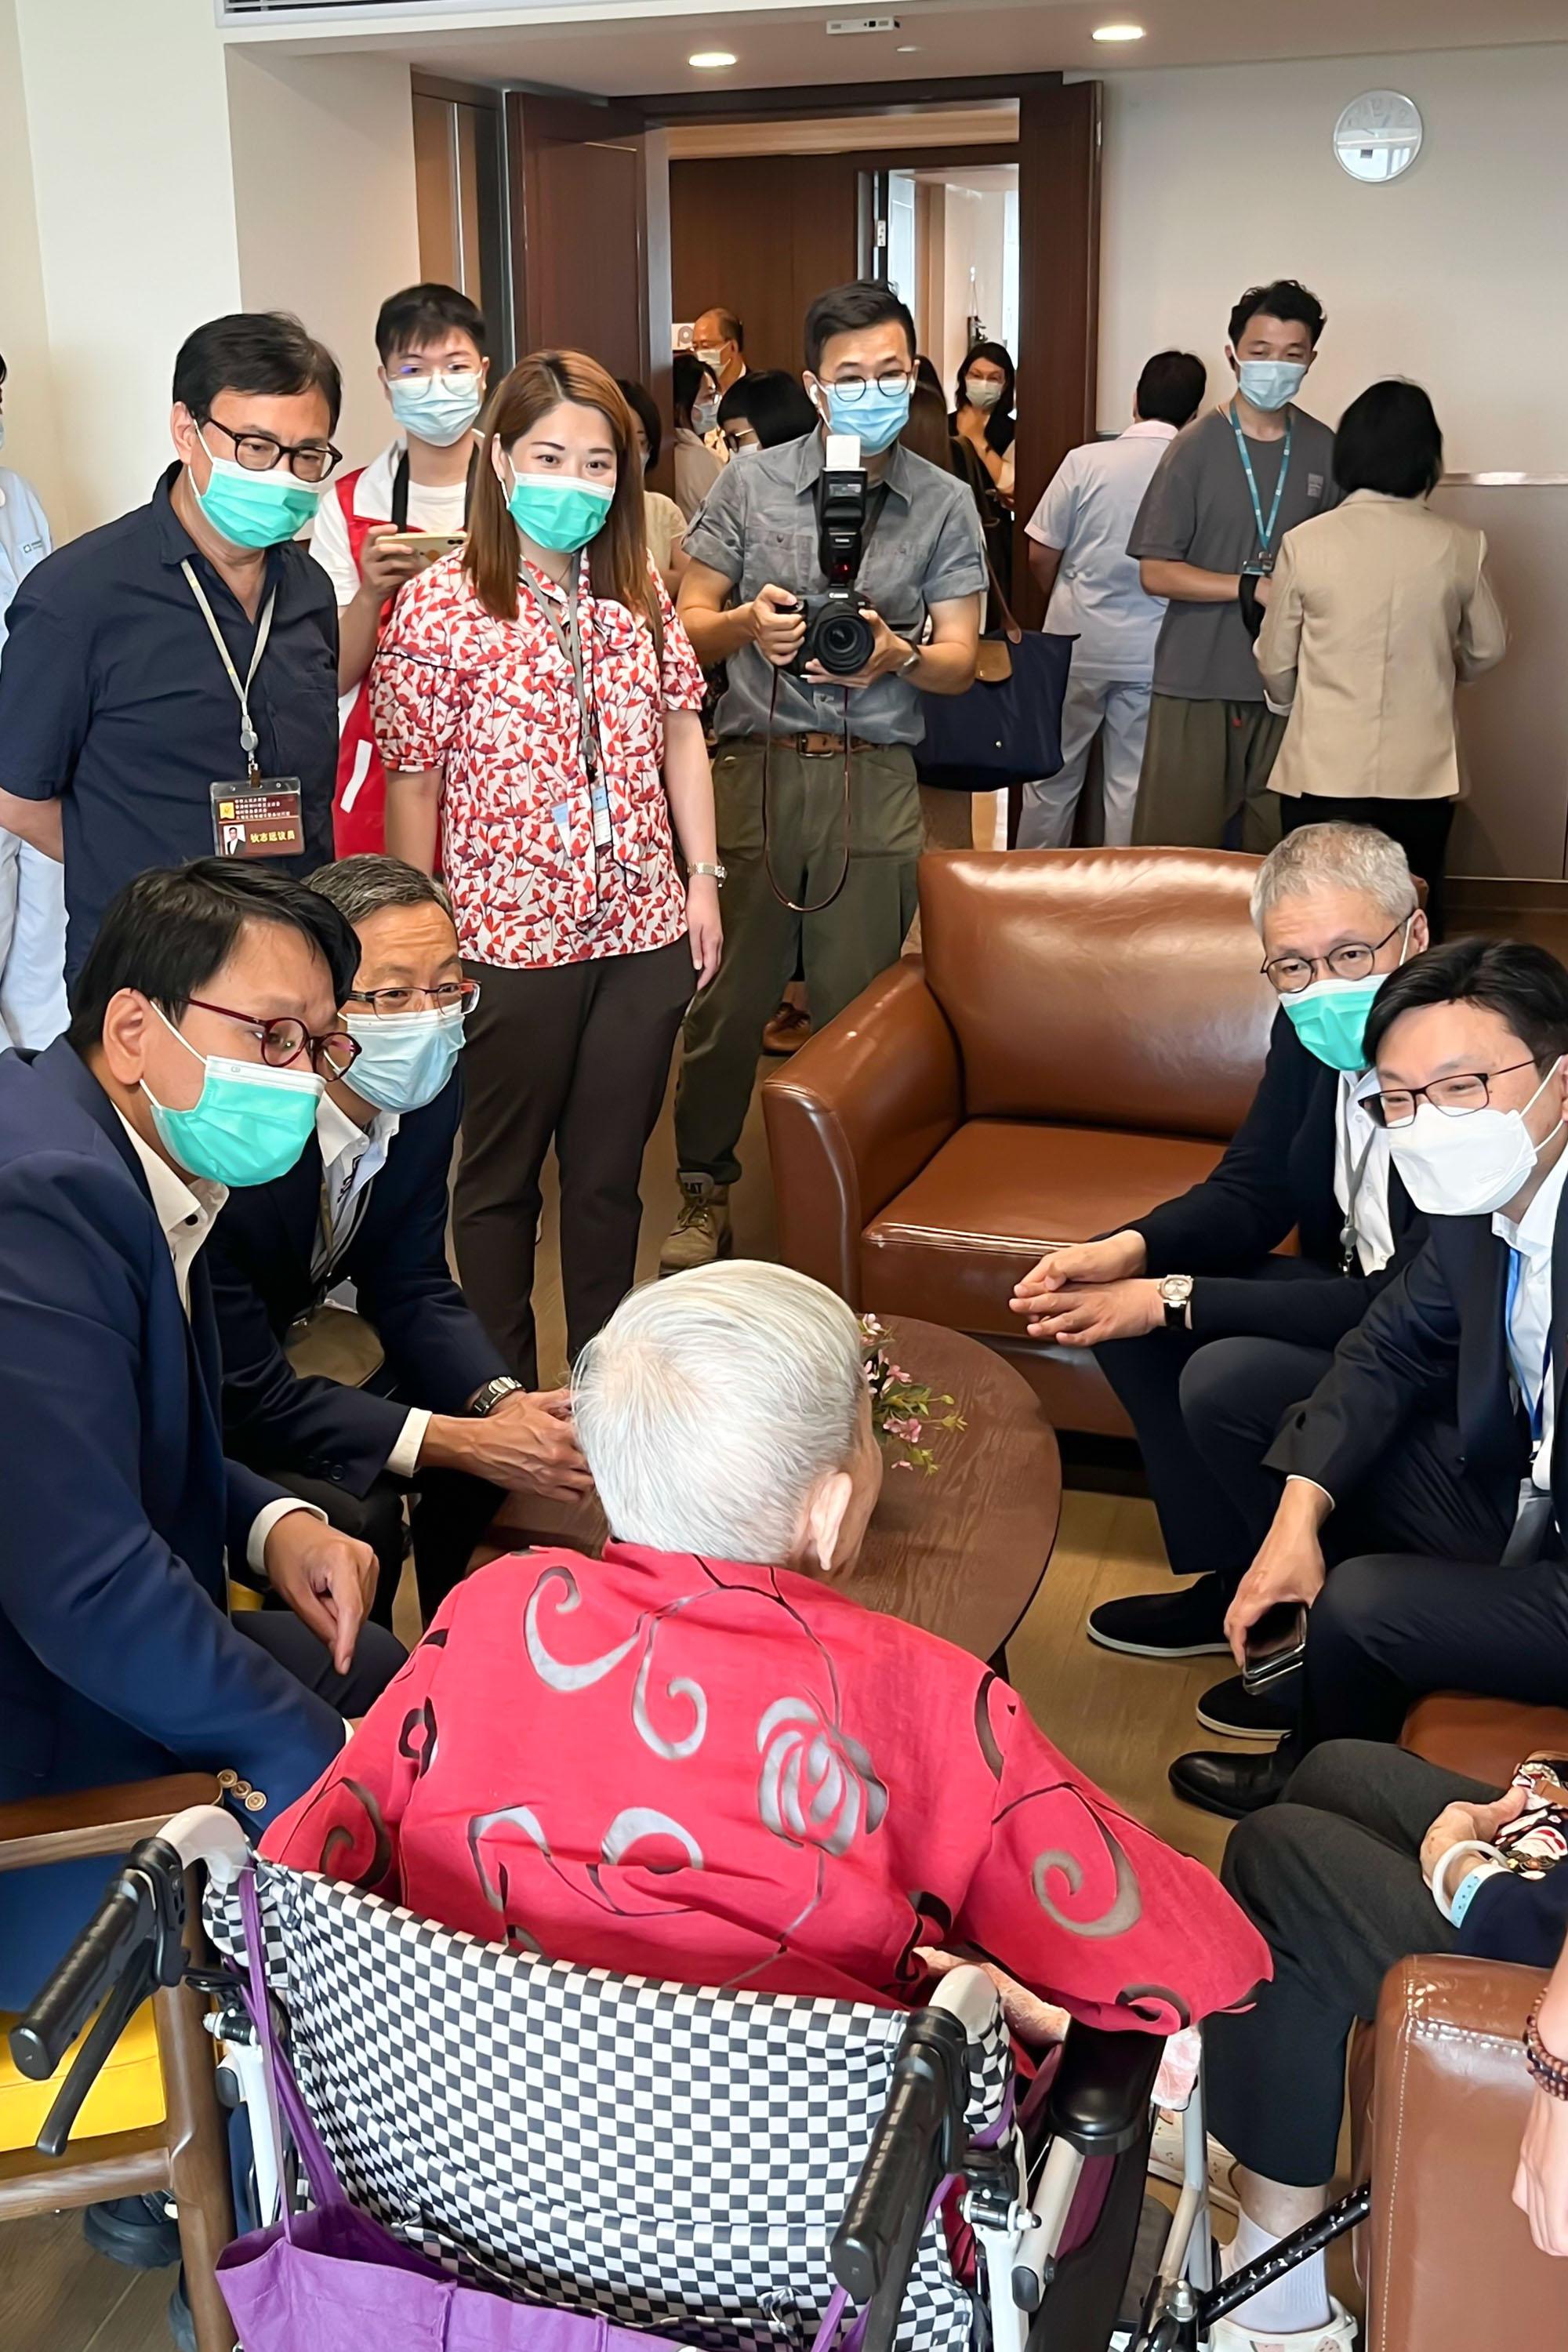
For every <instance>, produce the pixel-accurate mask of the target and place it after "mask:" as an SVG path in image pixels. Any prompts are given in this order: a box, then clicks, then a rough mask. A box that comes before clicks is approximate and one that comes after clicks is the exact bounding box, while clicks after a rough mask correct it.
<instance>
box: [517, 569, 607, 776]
mask: <svg viewBox="0 0 1568 2352" xmlns="http://www.w3.org/2000/svg"><path fill="white" fill-rule="evenodd" d="M519 578H520V581H521V585H522V586H523V588H525V589H526V590H527V592H528V593H529V595H530V596H531V597H532V599H533V602H534V605H535V607H536V609H537V610H538V611H539V612H540V613H541V614H542V616H543V619H544V622H545V625H546V626H547V628H548V629H549V631H550V634H551V635H552V637H553V638H554V640H555V642H556V644H557V645H558V646H560V648H561V650H562V652H563V654H564V655H565V656H566V659H567V660H568V662H569V663H570V664H571V666H572V682H573V684H574V687H575V688H576V693H577V721H578V727H579V730H580V736H579V740H580V744H581V748H582V753H583V765H584V769H585V770H586V771H587V776H588V786H589V790H590V791H592V790H593V789H594V787H595V785H596V784H597V782H598V779H599V764H600V762H599V727H598V720H597V719H596V717H595V710H594V696H593V681H592V679H591V678H590V677H588V676H586V675H585V672H584V656H583V632H582V625H581V618H580V609H579V605H578V602H577V583H576V582H575V581H574V582H573V583H572V585H571V587H570V588H568V589H567V591H566V620H565V623H564V625H563V623H562V619H561V615H560V614H559V613H558V612H557V611H556V610H555V608H554V605H553V604H552V603H551V601H550V599H549V598H548V597H547V596H542V595H541V594H540V592H539V590H538V589H537V588H536V587H535V586H534V584H533V583H532V581H531V579H530V578H529V576H528V574H527V572H521V573H520V574H519Z"/></svg>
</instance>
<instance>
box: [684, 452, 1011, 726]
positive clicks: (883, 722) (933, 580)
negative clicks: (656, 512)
mask: <svg viewBox="0 0 1568 2352" xmlns="http://www.w3.org/2000/svg"><path fill="white" fill-rule="evenodd" d="M822 458H823V445H822V436H821V434H820V433H810V434H807V435H806V436H805V439H804V440H801V441H786V442H784V444H783V445H782V446H780V447H779V448H776V449H760V450H758V451H757V452H756V454H755V455H754V456H746V457H737V458H734V459H732V460H731V463H730V464H729V465H728V466H726V467H725V468H724V470H723V472H722V473H721V475H720V477H719V478H718V480H717V481H716V482H715V483H714V485H713V487H712V488H711V489H710V491H709V493H708V496H707V497H706V498H705V499H704V500H703V501H702V504H701V506H700V508H699V509H698V512H697V516H696V519H695V520H694V521H693V522H692V524H691V526H690V528H689V530H688V531H687V534H686V552H687V554H688V556H689V557H690V558H691V559H692V560H693V561H694V562H698V563H706V564H707V565H709V566H710V569H711V570H712V571H714V572H722V573H723V575H724V577H725V578H726V579H727V580H731V581H733V582H734V583H735V601H736V602H737V603H739V604H746V603H749V601H750V600H751V598H752V597H753V596H754V595H755V594H756V593H757V591H758V589H759V588H763V587H766V586H767V585H768V584H769V583H770V582H771V583H773V585H774V586H775V587H778V588H788V589H791V590H793V592H794V593H795V594H796V595H805V596H820V595H822V594H823V593H825V592H826V587H827V582H826V577H825V575H824V573H823V571H822V567H821V565H820V563H819V562H818V561H817V523H816V496H815V493H816V483H817V480H818V478H820V476H821V473H822ZM882 481H883V483H884V485H885V491H884V495H883V498H882V500H881V504H880V508H879V511H878V513H877V519H876V523H875V527H874V528H873V529H872V530H870V532H869V533H868V537H867V540H866V546H865V554H864V557H863V560H862V562H861V565H860V572H859V576H858V580H857V582H856V586H857V587H858V590H859V593H860V594H861V595H862V596H864V597H865V598H866V600H867V602H868V604H872V605H874V606H875V608H876V610H877V611H878V612H879V614H881V616H882V618H883V620H884V621H886V622H887V624H888V626H889V628H890V629H894V630H896V631H897V632H898V634H899V635H900V636H901V637H907V638H908V639H909V640H910V644H911V645H914V644H918V643H919V640H920V636H921V631H922V629H923V628H924V627H925V622H926V614H927V613H928V611H929V610H930V608H931V605H932V604H945V603H949V602H951V601H952V599H953V598H954V597H958V596H976V595H978V594H979V593H980V592H981V590H982V589H983V588H984V585H985V548H984V540H983V539H982V537H981V532H980V516H979V511H978V509H976V507H975V504H974V499H973V494H972V492H971V491H970V489H969V487H968V485H967V483H964V482H961V481H960V480H958V478H956V476H954V475H952V474H944V473H942V471H941V470H940V468H939V467H935V466H931V465H928V464H927V463H926V460H925V459H924V458H923V457H915V456H914V455H913V453H912V452H911V451H910V450H908V449H904V448H901V447H898V446H895V448H894V450H893V453H892V456H891V457H889V461H888V465H887V467H886V470H885V471H884V473H883V475H882ZM727 668H728V672H729V685H728V688H727V689H726V691H725V693H724V695H723V696H722V698H721V701H720V704H719V709H718V715H717V719H716V721H715V726H716V730H717V732H718V733H719V734H721V735H765V734H767V733H768V732H769V728H770V721H769V698H770V695H771V694H772V691H773V682H774V680H775V678H776V679H777V684H778V691H777V696H776V699H775V700H774V701H773V717H772V722H771V724H772V731H773V733H774V734H776V735H793V734H802V733H812V732H816V731H825V732H830V733H833V734H837V733H839V732H840V731H841V730H842V729H843V726H844V690H843V688H841V687H837V686H814V685H813V684H812V683H811V682H810V681H809V680H808V679H806V678H803V677H793V676H792V675H790V673H789V672H787V671H784V670H774V669H773V666H772V665H771V663H769V662H766V661H764V660H763V656H762V655H761V654H760V653H759V652H758V650H757V648H756V646H742V648H741V650H740V651H739V653H734V654H731V656H730V658H729V662H728V664H727ZM849 726H850V731H851V732H852V733H853V734H856V735H863V736H864V737H865V738H866V740H867V741H868V742H870V743H918V742H919V741H920V740H921V737H922V735H923V734H924V732H925V721H924V719H923V718H922V716H921V701H920V696H919V694H918V693H917V692H916V690H915V688H913V687H912V686H911V685H910V683H909V681H908V679H907V678H901V677H879V678H878V679H877V681H876V683H875V685H873V686H864V687H857V688H855V689H854V690H853V692H852V693H851V695H850V697H849Z"/></svg>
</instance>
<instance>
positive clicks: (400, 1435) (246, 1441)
mask: <svg viewBox="0 0 1568 2352" xmlns="http://www.w3.org/2000/svg"><path fill="white" fill-rule="evenodd" d="M310 888H311V889H312V890H314V891H317V892H318V893H319V894H320V895H321V897H322V898H325V899H327V900H328V901H330V903H331V905H332V906H334V907H336V908H337V909H338V911H339V913H340V914H341V915H342V917H343V919H344V920H345V921H347V922H349V923H351V924H352V925H353V930H354V935H355V938H356V939H357V940H358V942H359V956H360V961H359V970H358V971H357V972H356V973H355V974H354V976H353V985H352V986H351V987H349V988H348V989H347V990H346V991H345V992H344V994H343V998H342V1004H341V1005H340V1007H339V1011H340V1014H341V1017H342V1023H343V1026H344V1028H345V1029H346V1030H347V1032H348V1034H350V1035H351V1036H353V1038H354V1040H355V1042H356V1043H357V1044H358V1046H359V1054H358V1055H357V1057H356V1059H355V1061H354V1063H353V1067H352V1069H350V1071H349V1072H348V1074H347V1076H345V1077H342V1078H332V1079H330V1080H329V1081H328V1085H327V1091H326V1093H325V1094H324V1095H323V1097H321V1103H320V1104H319V1105H318V1107H317V1111H316V1133H315V1145H316V1148H315V1149H313V1150H312V1149H311V1148H310V1147H309V1146H308V1147H307V1148H306V1150H305V1151H304V1153H303V1154H302V1155H301V1157H300V1160H297V1161H296V1163H295V1165H294V1166H293V1167H292V1168H290V1169H289V1171H288V1172H287V1173H286V1174H285V1175H282V1176H279V1177H275V1178H274V1180H273V1181H272V1182H271V1183H270V1184H258V1185H252V1186H251V1187H249V1188H248V1189H247V1191H245V1192H237V1193H234V1194H232V1195H231V1196H230V1198H229V1199H228V1201H227V1202H226V1203H225V1205H224V1210H223V1213H222V1215H221V1216H220V1217H219V1218H218V1220H217V1223H216V1227H215V1229H214V1232H213V1238H212V1243H211V1247H210V1255H211V1260H212V1273H213V1290H214V1295H215V1297H216V1306H217V1320H218V1335H219V1338H220V1339H221V1341H222V1344H223V1381H224V1386H223V1411H224V1436H225V1442H226V1445H227V1448H228V1451H229V1453H230V1454H231V1455H232V1456H233V1458H234V1459H235V1460H237V1461H240V1462H244V1463H247V1464H248V1465H249V1466H250V1467H251V1468H252V1469H253V1470H258V1471H260V1472H261V1473H262V1474H263V1475H265V1476H268V1477H272V1478H276V1479H277V1481H278V1482H279V1485H280V1486H286V1487H288V1489H289V1492H290V1493H292V1494H296V1495H302V1496H304V1497H305V1499H306V1501H307V1502H310V1503H315V1504H318V1505H319V1506H320V1507H321V1509H322V1510H323V1511H325V1513H326V1515H327V1517H328V1518H329V1519H331V1522H332V1525H333V1526H334V1527H338V1528H342V1529H343V1531H344V1533H345V1534H348V1535H353V1536H359V1537H361V1538H363V1540H364V1541H365V1542H367V1543H369V1544H372V1545H374V1549H375V1553H376V1557H377V1559H378V1560H379V1562H380V1565H381V1573H380V1577H379V1579H378V1581H377V1586H376V1614H377V1616H378V1618H379V1619H380V1622H382V1623H384V1624H388V1625H390V1624H391V1622H392V1611H393V1602H394V1601H395V1597H396V1593H397V1586H398V1580H399V1579H400V1577H401V1576H402V1573H403V1556H404V1525H403V1506H404V1497H405V1495H406V1494H408V1492H409V1490H410V1488H411V1487H412V1489H413V1510H412V1514H411V1517H412V1529H413V1539H414V1565H415V1569H416V1573H417V1576H418V1580H419V1608H420V1614H421V1616H422V1617H423V1619H424V1622H425V1623H426V1624H428V1623H429V1622H430V1620H431V1619H432V1618H433V1617H434V1615H435V1613H436V1612H437V1609H438V1608H439V1607H440V1605H441V1602H442V1601H444V1600H445V1599H446V1597H447V1593H448V1592H449V1591H451V1588H452V1586H453V1585H454V1584H456V1583H457V1581H458V1578H459V1577H461V1576H464V1575H466V1574H467V1572H468V1561H469V1559H470V1557H471V1556H472V1553H473V1549H474V1546H475V1544H476V1543H477V1542H478V1541H479V1538H480V1537H481V1536H482V1535H483V1534H484V1532H485V1529H486V1528H488V1527H489V1523H490V1521H491V1520H492V1519H493V1518H494V1517H495V1515H496V1512H497V1510H498V1509H499V1507H500V1503H501V1500H502V1491H503V1490H507V1491H518V1490H525V1491H530V1492H533V1493H538V1494H548V1495H552V1496H558V1497H561V1498H570V1497H571V1496H574V1495H575V1494H579V1493H581V1492H582V1491H583V1490H584V1488H585V1487H586V1486H587V1483H588V1481H587V1475H586V1473H585V1472H584V1468H583V1464H582V1457H581V1455H580V1454H578V1452H577V1448H576V1444H575V1443H574V1439H573V1436H572V1432H571V1427H570V1424H569V1423H568V1422H567V1421H566V1419H565V1418H564V1417H563V1416H564V1415H565V1412H566V1411H567V1400H566V1397H565V1395H564V1393H562V1394H560V1395H556V1396H530V1395H529V1394H528V1393H527V1391H525V1390H524V1389H523V1388H522V1387H521V1384H520V1383H519V1382H518V1381H515V1380H513V1379H512V1378H511V1376H510V1373H509V1372H508V1370H507V1368H506V1366H505V1364H504V1363H503V1362H502V1360H501V1358H500V1353H499V1351H498V1349H496V1347H495V1345H494V1343H493V1342H492V1341H491V1340H489V1339H487V1338H486V1336H485V1333H484V1329H483V1328H482V1326H481V1325H480V1322H479V1318H478V1316H477V1315H476V1314H475V1313H474V1312H473V1310H472V1308H471V1307H469V1306H468V1301H467V1300H466V1299H465V1298H464V1297H463V1294H462V1292H461V1291H460V1290H459V1289H458V1286H457V1284H456V1283H455V1282H454V1281H453V1279H452V1276H451V1272H450V1269H449V1268H448V1266H447V1182H448V1179H449V1176H450V1172H451V1165H452V1146H453V1144H454V1142H455V1141H456V1139H457V1132H458V1116H459V1114H460V1112H461V1109H462V1099H463V1087H462V1079H461V1077H460V1076H458V1054H459V1053H460V1051H461V1048H462V1043H463V1024H464V1020H465V1017H466V1015H467V1013H469V1012H471V1010H472V1008H473V1003H474V999H475V997H476V995H477V993H478V991H477V988H476V985H475V983H474V982H472V981H469V980H465V979H464V977H463V967H462V963H461V961H460V959H459V957H458V934H457V930H456V929H455V927H454V925H453V922H452V917H451V912H450V909H449V908H448V906H447V894H446V892H445V891H444V890H443V888H442V887H441V885H440V884H439V883H438V882H436V881H433V880H432V879H431V877H429V875H427V874H421V873H420V872H419V871H418V869H417V868H416V867H415V866H405V865H404V864H402V862H401V861H400V860H399V859H397V858H395V857H378V856H372V855H370V854H368V853H367V854H365V855H363V856H357V857H345V858H342V859H340V861H339V862H338V864H337V865H335V866H323V868H322V870H321V873H320V874H315V875H312V876H311V877H310ZM345 1282H346V1283H352V1284H353V1292H354V1307H355V1310H356V1313H357V1314H358V1315H359V1316H360V1317H363V1320H364V1322H365V1323H366V1324H368V1325H369V1327H370V1330H371V1332H372V1333H373V1334H374V1337H375V1339H377V1340H379V1342H380V1346H381V1349H382V1352H383V1361H382V1364H381V1367H380V1369H379V1370H377V1371H375V1372H374V1373H373V1374H372V1375H371V1377H370V1379H369V1380H368V1381H366V1382H365V1383H364V1384H363V1386H358V1387H356V1386H353V1385H350V1384H349V1381H350V1378H351V1375H349V1374H348V1373H346V1372H345V1374H344V1376H343V1377H342V1378H329V1377H326V1376H325V1375H324V1374H323V1373H322V1372H320V1371H315V1372H303V1373H301V1372H298V1371H296V1370H295V1369H294V1364H293V1362H292V1360H291V1358H290V1355H289V1353H286V1352H285V1350H286V1349H287V1348H288V1347H289V1339H290V1335H291V1333H292V1332H293V1330H294V1328H295V1327H296V1325H297V1324H298V1323H299V1321H300V1318H301V1317H312V1318H313V1322H314V1327H315V1333H314V1336H316V1337H317V1338H318V1339H320V1338H322V1337H326V1336H329V1335H330V1334H331V1329H332V1327H334V1326H336V1327H338V1334H339V1336H340V1338H341V1336H342V1332H343V1331H349V1332H353V1331H354V1330H355V1329H356V1326H355V1325H354V1324H353V1321H352V1320H351V1319H350V1318H345V1317H344V1315H343V1314H342V1311H341V1309H340V1308H339V1307H337V1306H335V1305H331V1304H328V1305H323V1304H322V1302H323V1301H324V1300H326V1299H327V1298H328V1297H329V1294H331V1292H333V1291H334V1290H335V1289H336V1288H337V1286H339V1285H340V1284H342V1283H345ZM323 1326H325V1327H326V1328H325V1330H323V1328H322V1327H323Z"/></svg>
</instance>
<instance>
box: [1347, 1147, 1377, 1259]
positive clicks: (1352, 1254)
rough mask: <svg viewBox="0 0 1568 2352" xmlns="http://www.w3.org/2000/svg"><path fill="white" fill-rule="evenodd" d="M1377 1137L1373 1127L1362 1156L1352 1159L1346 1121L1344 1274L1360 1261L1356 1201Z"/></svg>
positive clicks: (1359, 1196)
mask: <svg viewBox="0 0 1568 2352" xmlns="http://www.w3.org/2000/svg"><path fill="white" fill-rule="evenodd" d="M1377 1137H1378V1130H1377V1129H1376V1128H1373V1131H1372V1133H1371V1135H1369V1136H1368V1138H1367V1140H1366V1147H1365V1149H1364V1150H1363V1152H1362V1155H1361V1158H1360V1159H1359V1160H1354V1161H1352V1158H1351V1131H1350V1122H1349V1120H1348V1119H1347V1120H1346V1122H1345V1221H1344V1223H1343V1224H1342V1226H1341V1227H1340V1272H1341V1273H1342V1274H1353V1273H1354V1272H1355V1270H1356V1265H1357V1263H1358V1253H1357V1250H1356V1224H1355V1212H1356V1202H1358V1201H1359V1200H1360V1198H1361V1188H1362V1181H1363V1178H1364V1177H1365V1175H1366V1163H1367V1161H1368V1160H1370V1159H1371V1158H1372V1155H1373V1150H1374V1149H1375V1147H1376V1144H1377Z"/></svg>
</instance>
